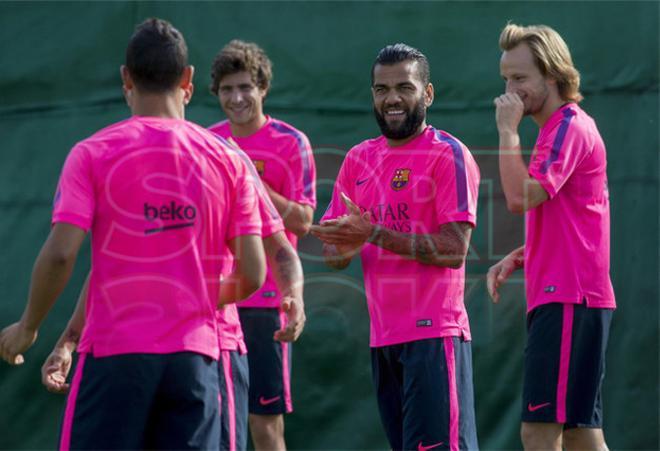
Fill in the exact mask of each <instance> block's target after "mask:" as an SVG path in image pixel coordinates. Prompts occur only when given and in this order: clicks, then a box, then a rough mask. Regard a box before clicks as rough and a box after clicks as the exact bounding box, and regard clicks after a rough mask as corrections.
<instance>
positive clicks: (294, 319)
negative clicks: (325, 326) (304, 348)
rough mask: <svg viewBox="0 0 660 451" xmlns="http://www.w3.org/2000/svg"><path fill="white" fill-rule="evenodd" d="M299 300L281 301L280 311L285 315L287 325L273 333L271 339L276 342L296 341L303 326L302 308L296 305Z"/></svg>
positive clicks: (285, 299)
mask: <svg viewBox="0 0 660 451" xmlns="http://www.w3.org/2000/svg"><path fill="white" fill-rule="evenodd" d="M298 302H301V301H300V300H296V299H294V298H284V299H282V304H281V309H282V311H284V312H286V314H287V324H286V326H284V327H282V329H280V330H278V331H275V333H274V334H273V339H275V340H277V341H296V340H297V339H298V337H299V336H300V334H301V333H302V331H303V328H304V326H305V312H304V307H302V306H301V305H299V304H298Z"/></svg>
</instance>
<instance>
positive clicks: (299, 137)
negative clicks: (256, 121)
mask: <svg viewBox="0 0 660 451" xmlns="http://www.w3.org/2000/svg"><path fill="white" fill-rule="evenodd" d="M266 127H268V131H269V134H270V137H271V139H274V140H278V141H283V142H288V143H290V144H292V145H295V146H296V147H309V138H307V135H305V133H303V132H302V131H300V130H298V129H297V128H296V127H294V126H293V125H291V124H288V123H286V122H284V121H281V120H279V119H275V118H271V119H270V120H269V121H268V123H267V124H266Z"/></svg>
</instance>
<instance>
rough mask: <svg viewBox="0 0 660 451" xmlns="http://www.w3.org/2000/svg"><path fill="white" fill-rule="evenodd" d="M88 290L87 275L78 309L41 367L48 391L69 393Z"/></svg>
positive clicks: (83, 323)
mask: <svg viewBox="0 0 660 451" xmlns="http://www.w3.org/2000/svg"><path fill="white" fill-rule="evenodd" d="M88 290H89V274H87V278H86V279H85V284H84V285H83V288H82V290H81V291H80V295H79V296H78V303H77V304H76V309H75V310H74V312H73V315H72V316H71V319H70V320H69V323H68V324H67V326H66V328H65V329H64V332H62V335H61V336H60V338H59V340H57V343H56V344H55V347H54V348H53V350H52V351H51V353H50V355H49V356H48V357H47V358H46V361H45V362H44V364H43V365H42V367H41V383H42V384H44V386H45V387H46V389H47V390H48V391H51V392H53V393H66V392H68V391H69V384H67V383H66V378H67V376H68V374H69V371H70V370H71V362H72V359H73V351H75V350H76V348H77V347H78V342H79V341H80V335H81V334H82V330H83V328H84V327H85V302H86V301H87V293H88Z"/></svg>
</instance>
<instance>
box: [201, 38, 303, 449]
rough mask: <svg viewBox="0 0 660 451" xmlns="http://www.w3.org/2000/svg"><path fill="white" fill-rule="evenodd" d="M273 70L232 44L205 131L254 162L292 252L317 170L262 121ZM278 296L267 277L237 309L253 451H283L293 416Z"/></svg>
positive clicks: (221, 64) (256, 54) (297, 136)
mask: <svg viewBox="0 0 660 451" xmlns="http://www.w3.org/2000/svg"><path fill="white" fill-rule="evenodd" d="M271 78H272V65H271V62H270V60H269V59H268V56H267V55H266V54H265V52H264V51H263V50H262V49H261V48H260V47H259V46H257V45H256V44H254V43H248V42H243V41H239V40H233V41H231V42H230V43H229V44H227V45H226V46H225V47H224V48H223V49H222V50H221V51H220V52H219V53H218V55H217V56H216V58H215V60H214V62H213V68H212V83H211V92H212V93H213V94H214V95H216V96H217V97H218V99H219V101H220V106H221V107H222V110H223V111H224V113H225V115H226V116H227V120H225V121H222V122H220V123H218V124H215V125H213V126H211V127H210V128H209V129H210V130H211V131H213V132H215V133H217V134H219V135H220V136H222V137H224V138H227V139H232V140H234V141H235V142H236V143H237V144H238V146H239V147H240V148H241V149H243V150H244V151H245V152H246V153H247V154H248V156H249V157H250V159H252V161H253V163H254V165H255V167H256V169H257V171H258V172H259V175H260V176H261V179H262V181H263V184H264V186H265V187H266V190H267V192H268V194H269V195H270V198H271V200H272V202H273V204H274V205H275V207H276V209H277V211H278V212H279V213H280V215H281V216H282V218H283V220H284V226H285V227H286V236H287V237H288V239H289V240H290V242H291V244H292V245H293V246H294V247H295V246H296V244H297V240H298V237H301V236H303V235H305V234H306V233H307V232H308V230H309V227H310V225H311V222H312V215H313V210H314V208H315V206H316V195H315V186H314V181H315V173H316V170H315V165H314V159H313V155H312V150H311V147H310V144H309V140H308V139H307V137H306V136H305V135H304V134H303V133H302V132H300V131H299V130H297V129H295V128H294V127H292V126H291V125H289V124H287V123H285V122H282V121H280V120H277V119H274V118H272V117H270V116H267V115H266V114H265V113H264V110H263V104H264V101H265V99H266V95H267V94H268V90H269V88H270V82H271ZM281 298H282V293H281V292H280V291H279V290H278V288H277V286H276V283H275V280H274V279H273V277H272V267H270V270H269V275H268V276H267V279H266V283H265V284H264V286H263V288H262V289H261V290H260V291H259V292H257V293H256V294H254V295H253V296H252V297H251V298H249V299H248V300H246V301H243V302H241V303H240V304H239V305H238V307H239V309H238V311H239V315H240V320H241V326H242V329H243V333H244V335H245V341H246V344H247V350H248V354H247V357H248V363H249V368H250V371H249V373H250V383H249V385H250V388H249V412H250V415H249V424H250V431H251V434H252V441H253V442H254V446H255V448H256V449H257V450H273V449H276V450H284V449H286V443H285V440H284V418H283V414H284V413H289V412H291V411H292V410H293V405H292V401H291V390H290V374H291V344H290V343H286V342H280V341H276V340H274V339H273V332H274V331H276V330H278V329H280V328H281V327H282V324H284V323H285V321H286V318H285V315H284V314H283V312H282V311H281V309H280V305H281Z"/></svg>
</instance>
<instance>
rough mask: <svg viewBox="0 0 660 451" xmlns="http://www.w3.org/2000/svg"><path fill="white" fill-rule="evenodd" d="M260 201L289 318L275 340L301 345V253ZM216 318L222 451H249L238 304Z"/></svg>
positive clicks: (48, 369) (50, 368)
mask: <svg viewBox="0 0 660 451" xmlns="http://www.w3.org/2000/svg"><path fill="white" fill-rule="evenodd" d="M236 151H237V152H240V151H239V150H236ZM242 155H245V154H242ZM248 162H249V160H248ZM249 164H250V165H252V163H249ZM256 177H258V176H256ZM257 181H258V180H257ZM259 185H260V184H259ZM258 200H259V213H260V216H261V220H262V224H263V225H262V231H261V234H262V237H263V243H264V250H265V253H266V256H267V258H268V264H269V265H270V266H271V267H272V268H273V276H274V278H275V281H276V282H277V286H278V289H279V290H280V292H281V293H283V296H282V309H283V311H285V312H286V314H287V323H286V325H285V326H283V327H282V329H280V330H278V331H277V332H275V335H274V338H275V339H276V340H280V341H295V340H296V339H297V338H298V337H299V336H300V334H301V333H302V330H303V328H304V324H305V313H304V303H303V298H302V288H303V272H302V266H301V264H300V259H299V258H298V255H297V254H296V251H295V249H293V246H292V245H291V243H290V242H289V240H288V239H287V238H286V235H285V234H284V225H283V223H282V220H281V218H280V216H279V214H278V213H277V211H276V210H275V207H274V206H273V205H272V203H271V202H270V199H269V197H268V195H267V194H266V193H265V191H264V190H261V189H260V190H258ZM232 265H233V259H226V260H225V266H226V269H225V270H223V273H227V272H231V267H232ZM87 292H88V281H86V282H85V284H84V286H83V290H82V292H81V295H80V297H79V299H78V304H77V305H76V309H75V311H74V314H73V316H72V318H71V319H70V321H69V323H68V324H67V327H66V328H65V330H64V332H63V333H62V335H61V337H60V339H59V340H58V341H57V343H56V344H55V347H54V348H53V351H52V352H51V353H50V355H49V356H48V357H47V359H46V361H45V362H44V364H43V366H42V369H41V374H42V383H43V384H44V385H45V387H46V388H47V389H48V390H49V391H52V392H54V393H67V392H68V390H69V384H67V383H66V379H67V376H68V374H69V370H70V368H71V364H72V361H73V352H74V351H75V349H76V347H77V346H78V341H79V338H80V335H81V333H82V329H83V327H84V324H85V314H84V309H85V299H87ZM216 316H217V319H218V340H219V347H220V359H219V360H218V369H219V386H220V395H221V396H220V399H221V408H220V419H221V442H220V449H221V450H223V451H224V450H228V451H235V450H245V449H246V448H247V430H248V427H247V421H248V383H249V376H248V362H247V355H246V346H245V341H244V338H243V333H242V330H241V324H240V321H239V317H238V311H237V309H236V304H235V303H233V304H226V305H224V306H222V307H220V308H219V309H218V311H217V314H216Z"/></svg>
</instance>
